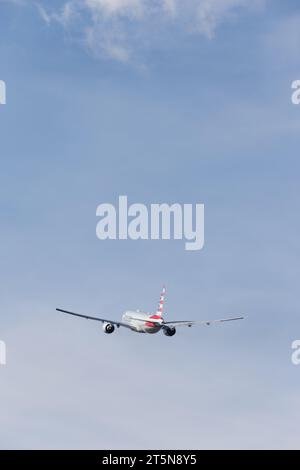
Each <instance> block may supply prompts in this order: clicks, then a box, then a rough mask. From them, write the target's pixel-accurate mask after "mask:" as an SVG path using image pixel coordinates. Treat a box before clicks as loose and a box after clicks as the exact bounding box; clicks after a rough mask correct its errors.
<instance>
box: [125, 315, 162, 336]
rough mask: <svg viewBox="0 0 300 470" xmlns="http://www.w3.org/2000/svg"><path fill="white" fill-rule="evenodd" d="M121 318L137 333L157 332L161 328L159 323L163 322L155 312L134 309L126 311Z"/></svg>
mask: <svg viewBox="0 0 300 470" xmlns="http://www.w3.org/2000/svg"><path fill="white" fill-rule="evenodd" d="M122 319H123V321H124V323H127V324H128V325H129V326H130V328H131V329H132V330H134V331H136V332H138V333H152V334H153V333H158V332H159V331H160V329H161V325H160V323H162V322H163V319H162V318H161V317H158V316H157V315H155V314H151V313H144V312H140V311H134V310H128V311H126V312H125V313H124V315H123V316H122ZM153 320H154V321H155V323H154V321H153ZM158 322H159V323H158Z"/></svg>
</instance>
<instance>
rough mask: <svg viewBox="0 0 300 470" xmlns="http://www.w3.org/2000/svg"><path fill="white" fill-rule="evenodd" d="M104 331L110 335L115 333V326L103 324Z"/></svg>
mask: <svg viewBox="0 0 300 470" xmlns="http://www.w3.org/2000/svg"><path fill="white" fill-rule="evenodd" d="M103 331H104V333H107V334H108V335H109V334H111V333H113V332H114V331H115V326H114V325H112V324H111V323H103Z"/></svg>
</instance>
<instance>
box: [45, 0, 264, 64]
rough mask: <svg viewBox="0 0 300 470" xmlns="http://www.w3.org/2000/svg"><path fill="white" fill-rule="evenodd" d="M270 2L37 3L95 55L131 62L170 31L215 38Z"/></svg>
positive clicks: (131, 0) (105, 0)
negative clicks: (222, 26)
mask: <svg viewBox="0 0 300 470" xmlns="http://www.w3.org/2000/svg"><path fill="white" fill-rule="evenodd" d="M265 1H266V0H185V1H184V2H183V1H182V0H155V1H154V0H68V1H66V2H65V3H64V4H63V6H62V7H61V8H60V9H59V10H55V9H54V10H53V8H52V7H46V6H45V4H44V3H42V2H37V7H38V11H39V13H40V15H41V18H42V19H43V20H44V21H45V22H46V23H47V24H50V23H52V22H58V23H60V24H61V25H62V26H63V27H64V28H66V29H67V30H68V31H69V32H71V33H72V31H73V32H75V31H76V33H79V34H80V36H81V37H82V41H83V43H84V44H85V46H86V47H87V48H88V49H89V50H91V51H92V52H93V53H94V54H95V55H100V56H106V57H109V58H111V59H115V60H117V61H120V62H124V63H127V62H130V61H132V60H133V58H134V56H135V55H136V54H137V51H140V50H141V49H143V45H147V47H149V45H151V43H152V41H153V40H154V36H156V37H155V41H156V42H157V35H160V34H161V35H163V33H164V32H166V31H167V30H168V29H169V28H170V27H172V28H174V27H175V28H176V27H177V28H178V29H180V30H181V31H182V30H183V31H185V32H186V33H187V34H200V35H203V36H205V37H207V38H209V39H211V38H213V37H214V35H215V32H216V29H217V28H218V26H219V25H220V24H222V23H223V22H224V21H227V20H228V19H232V18H233V17H237V16H238V15H239V14H241V13H243V12H249V11H251V10H252V11H253V10H256V9H257V8H262V7H263V6H264V4H265Z"/></svg>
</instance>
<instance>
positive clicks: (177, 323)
mask: <svg viewBox="0 0 300 470" xmlns="http://www.w3.org/2000/svg"><path fill="white" fill-rule="evenodd" d="M244 318H245V317H232V318H221V319H219V320H199V321H193V320H192V321H187V320H183V321H166V322H163V324H162V326H170V327H171V326H174V327H176V328H177V327H179V326H189V327H191V326H194V325H207V326H209V325H211V324H213V323H223V322H226V321H235V320H243V319H244Z"/></svg>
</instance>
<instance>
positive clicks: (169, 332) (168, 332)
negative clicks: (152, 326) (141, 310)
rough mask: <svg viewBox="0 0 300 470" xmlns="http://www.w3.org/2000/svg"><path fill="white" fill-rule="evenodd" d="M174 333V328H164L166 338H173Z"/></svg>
mask: <svg viewBox="0 0 300 470" xmlns="http://www.w3.org/2000/svg"><path fill="white" fill-rule="evenodd" d="M175 333H176V328H174V326H172V327H171V326H168V327H167V328H164V334H165V335H166V336H174V335H175Z"/></svg>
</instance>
